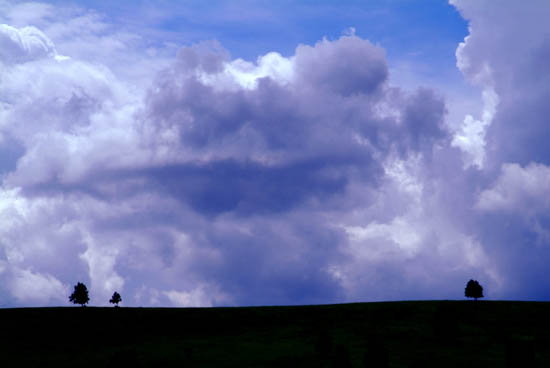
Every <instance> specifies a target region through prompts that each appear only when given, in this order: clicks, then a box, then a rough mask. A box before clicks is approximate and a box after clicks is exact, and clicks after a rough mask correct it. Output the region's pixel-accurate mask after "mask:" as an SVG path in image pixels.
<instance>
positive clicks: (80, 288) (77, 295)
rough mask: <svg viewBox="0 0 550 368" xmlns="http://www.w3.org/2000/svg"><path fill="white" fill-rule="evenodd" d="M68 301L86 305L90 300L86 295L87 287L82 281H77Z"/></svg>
mask: <svg viewBox="0 0 550 368" xmlns="http://www.w3.org/2000/svg"><path fill="white" fill-rule="evenodd" d="M69 301H70V302H73V303H74V304H80V305H81V306H83V307H84V306H86V304H87V303H88V302H89V301H90V297H88V288H87V287H86V285H84V284H83V283H81V282H79V283H77V284H76V285H75V287H74V291H73V293H72V294H71V295H70V296H69Z"/></svg>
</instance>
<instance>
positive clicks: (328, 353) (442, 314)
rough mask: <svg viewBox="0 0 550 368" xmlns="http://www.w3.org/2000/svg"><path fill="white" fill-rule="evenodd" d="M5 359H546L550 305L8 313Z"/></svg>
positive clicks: (48, 362) (1, 321)
mask: <svg viewBox="0 0 550 368" xmlns="http://www.w3.org/2000/svg"><path fill="white" fill-rule="evenodd" d="M0 326H1V328H0V353H1V355H0V356H1V359H2V360H1V364H0V365H1V366H2V367H126V366H128V367H288V368H290V367H356V368H359V367H383V366H386V367H519V366H523V367H530V366H538V367H547V366H550V349H549V347H550V303H535V302H487V301H477V302H474V301H460V302H457V301H430V302H389V303H360V304H342V305H326V306H301V307H256V308H252V307H251V308H196V309H193V308H184V309H172V308H94V307H86V308H81V307H68V308H23V309H2V310H0Z"/></svg>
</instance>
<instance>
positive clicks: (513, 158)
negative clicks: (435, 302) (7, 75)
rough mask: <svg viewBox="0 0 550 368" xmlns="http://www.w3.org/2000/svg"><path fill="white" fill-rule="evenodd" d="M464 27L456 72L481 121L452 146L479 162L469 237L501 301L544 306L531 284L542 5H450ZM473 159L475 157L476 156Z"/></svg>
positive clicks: (540, 127)
mask: <svg viewBox="0 0 550 368" xmlns="http://www.w3.org/2000/svg"><path fill="white" fill-rule="evenodd" d="M451 3H452V4H454V5H455V7H456V8H457V9H458V10H459V11H460V13H461V14H462V15H463V17H464V18H465V19H467V20H468V22H469V35H468V36H467V37H466V38H465V40H464V42H463V43H461V44H460V45H459V47H458V49H457V66H458V67H459V68H460V70H461V71H462V72H463V74H464V75H465V77H466V78H467V79H468V80H469V81H471V82H472V83H474V84H477V85H479V86H480V87H481V88H482V89H483V90H484V100H485V103H484V105H485V109H484V112H483V116H482V117H481V118H478V119H475V118H472V117H466V119H465V124H464V127H463V129H462V132H460V133H459V134H458V135H456V136H455V140H454V144H455V145H456V146H458V147H460V148H461V149H463V150H464V151H466V152H467V153H468V154H469V155H470V158H472V156H473V161H474V163H475V162H476V159H475V157H485V160H478V161H477V162H478V163H481V162H483V164H482V165H479V164H478V167H480V168H481V167H483V170H482V171H481V172H480V174H479V176H478V177H477V179H476V182H477V186H478V189H477V190H476V192H477V193H476V195H475V196H474V197H473V203H472V208H473V209H474V212H473V213H475V217H474V218H475V225H473V226H472V231H473V233H475V235H476V238H477V239H478V240H479V241H480V242H481V243H482V244H483V247H484V249H485V251H486V253H487V255H488V256H489V257H490V258H492V259H494V260H495V262H496V264H497V265H498V266H497V267H498V269H499V270H500V275H501V282H502V285H505V287H504V288H502V289H501V295H503V296H504V297H513V298H528V299H546V298H548V297H549V296H550V294H549V292H548V289H547V288H546V287H545V286H544V285H542V284H541V283H540V282H539V280H540V279H541V278H544V276H542V275H543V274H544V272H545V269H546V265H545V264H544V261H542V260H545V259H547V258H548V256H549V254H548V244H549V243H548V241H549V239H550V238H549V237H548V235H547V234H548V229H549V228H550V227H549V226H550V222H549V219H548V216H547V215H546V212H547V211H546V207H547V204H546V202H547V201H546V200H545V192H546V188H545V186H546V183H547V182H548V177H547V176H548V174H547V170H548V169H547V165H548V163H549V162H548V158H549V157H550V156H549V151H548V145H547V143H546V137H547V136H548V124H547V116H548V113H549V110H548V103H547V101H548V98H549V96H550V84H549V83H547V81H548V76H549V75H550V70H549V69H548V63H543V62H542V60H543V59H544V58H545V56H544V55H547V54H548V50H549V48H548V45H549V43H548V32H549V31H550V28H549V26H548V22H546V20H545V19H544V18H545V17H544V15H543V14H544V13H545V10H547V9H548V4H547V3H545V2H544V1H534V2H531V3H529V4H520V3H517V2H512V1H510V2H503V3H501V4H499V6H495V4H493V3H492V2H490V1H477V2H473V1H462V0H453V1H451ZM476 152H477V153H476Z"/></svg>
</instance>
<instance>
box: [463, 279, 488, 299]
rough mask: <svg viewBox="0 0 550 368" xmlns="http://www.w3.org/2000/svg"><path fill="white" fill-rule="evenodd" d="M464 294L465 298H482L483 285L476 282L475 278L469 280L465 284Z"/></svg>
mask: <svg viewBox="0 0 550 368" xmlns="http://www.w3.org/2000/svg"><path fill="white" fill-rule="evenodd" d="M464 295H465V296H466V298H474V300H477V299H478V298H483V287H482V286H481V285H480V284H479V282H477V280H470V281H468V283H467V284H466V289H465V290H464Z"/></svg>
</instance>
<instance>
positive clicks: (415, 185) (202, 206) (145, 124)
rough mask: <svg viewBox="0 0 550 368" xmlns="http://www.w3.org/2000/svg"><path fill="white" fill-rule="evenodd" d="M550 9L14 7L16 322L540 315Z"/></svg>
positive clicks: (8, 279) (4, 171)
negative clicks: (425, 304) (169, 311)
mask: <svg viewBox="0 0 550 368" xmlns="http://www.w3.org/2000/svg"><path fill="white" fill-rule="evenodd" d="M547 8H548V4H547V3H545V2H544V1H542V0H541V1H534V2H532V3H528V4H519V3H517V2H513V1H503V2H500V3H499V6H498V7H495V2H492V1H489V0H487V1H470V0H451V1H450V3H447V2H444V1H431V0H430V1H428V0H426V1H421V2H419V1H369V2H364V1H338V2H335V1H315V2H313V1H301V2H297V1H277V2H272V1H231V2H229V1H210V2H208V3H206V2H203V1H153V0H151V1H132V2H129V1H120V2H116V3H115V4H112V2H108V1H76V0H73V1H68V0H63V1H44V2H21V1H11V0H0V152H1V153H2V156H1V159H0V180H1V181H2V185H1V186H0V221H1V224H2V226H1V227H0V305H2V306H36V305H66V304H67V300H68V295H69V294H70V291H71V289H72V286H73V285H75V284H76V282H79V281H80V282H84V283H86V284H87V285H88V287H89V289H90V297H91V304H93V305H106V304H108V300H109V298H110V296H111V295H112V293H113V292H114V291H118V292H119V293H120V294H121V295H122V299H123V304H124V305H127V306H217V305H266V304H269V305H272V304H311V303H340V302H357V301H376V300H403V299H461V298H463V296H464V295H463V290H464V286H465V284H466V282H467V281H468V280H469V279H471V278H473V279H477V280H479V281H480V283H481V284H482V285H483V286H484V288H485V295H486V296H487V297H488V298H491V299H526V300H547V299H548V298H549V297H550V288H549V287H548V286H547V284H546V283H544V282H541V281H540V280H543V279H544V278H545V275H546V269H547V267H546V264H547V262H548V261H550V240H549V239H550V236H549V235H548V234H550V221H549V219H548V216H547V213H548V209H549V204H548V203H547V201H545V200H541V198H546V197H547V196H548V193H547V191H548V189H547V188H548V187H549V186H548V184H549V182H550V179H549V178H550V156H549V155H548V153H549V152H548V148H547V145H546V143H545V142H546V137H548V134H550V131H549V130H548V128H547V121H546V117H547V116H548V114H549V113H550V112H549V111H548V104H547V101H548V98H550V91H549V86H550V83H547V82H548V76H549V75H550V71H549V69H548V66H547V65H548V63H546V60H547V55H548V52H549V50H550V48H549V45H550V43H549V41H548V36H547V35H548V33H549V32H550V29H549V27H548V24H547V21H546V19H545V17H544V14H545V12H544V11H541V9H543V10H544V9H547Z"/></svg>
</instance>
